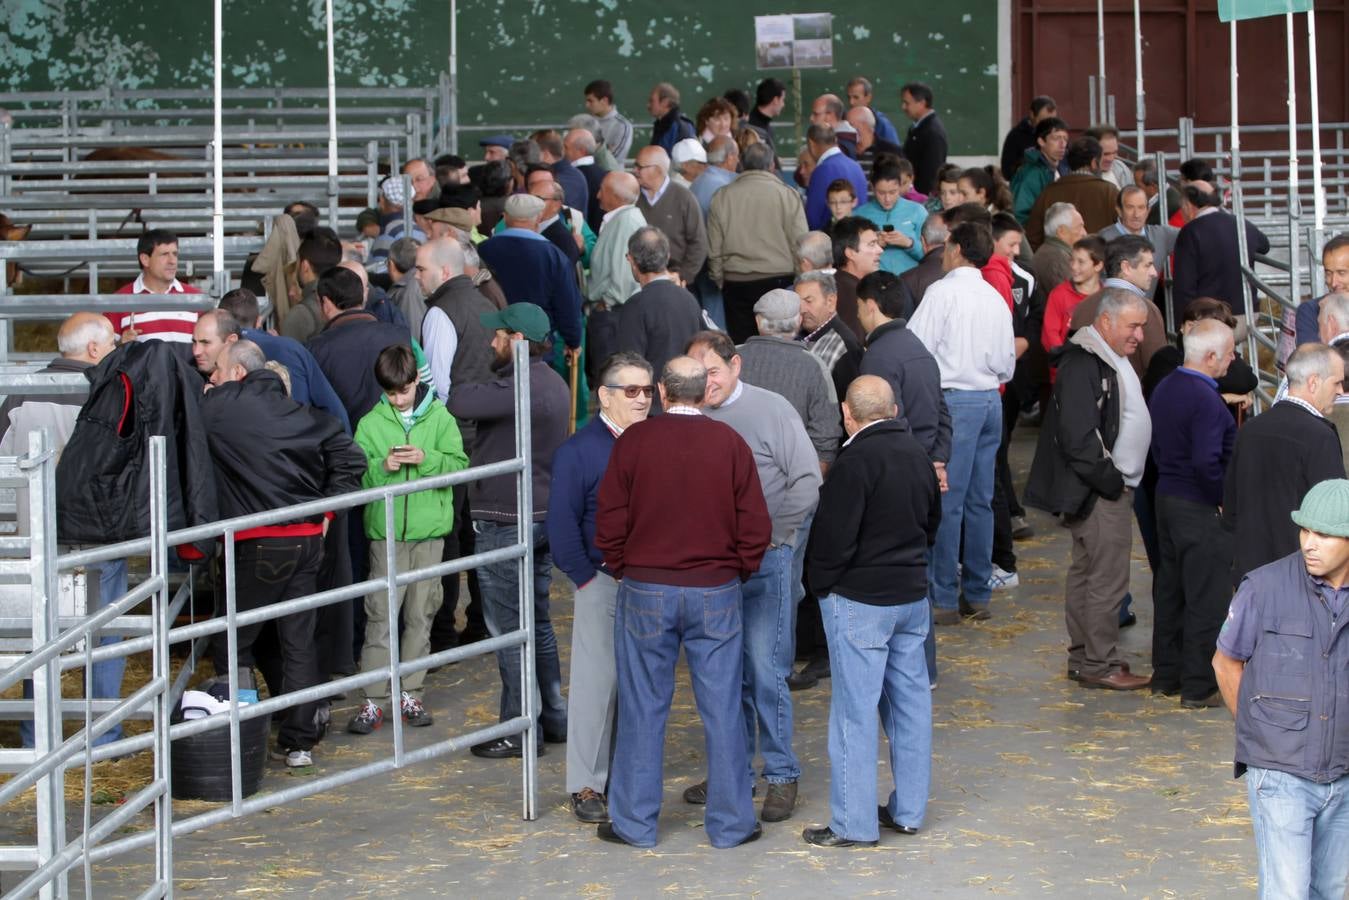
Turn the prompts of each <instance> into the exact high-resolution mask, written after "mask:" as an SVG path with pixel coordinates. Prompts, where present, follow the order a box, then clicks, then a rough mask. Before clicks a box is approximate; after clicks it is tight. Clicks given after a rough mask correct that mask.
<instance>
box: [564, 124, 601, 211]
mask: <svg viewBox="0 0 1349 900" xmlns="http://www.w3.org/2000/svg"><path fill="white" fill-rule="evenodd" d="M562 152H563V154H564V155H565V156H566V157H567V161H568V162H570V163H571V164H572V166H573V167H574V168H575V169H576V171H578V172H580V173H581V176H582V177H583V178H585V180H586V192H587V194H586V224H587V225H589V226H590V230H591V231H594V232H596V233H598V232H599V230H600V220H601V219H602V218H603V217H604V210H602V209H600V184H601V183H602V182H603V181H604V176H605V175H606V174H607V171H608V170H606V169H605V168H604V167H603V166H601V165H600V164H599V163H598V162H596V160H595V136H594V135H593V134H591V133H590V132H589V131H587V130H586V129H584V128H572V129H570V130H569V131H568V132H567V134H566V136H565V137H563V138H562Z"/></svg>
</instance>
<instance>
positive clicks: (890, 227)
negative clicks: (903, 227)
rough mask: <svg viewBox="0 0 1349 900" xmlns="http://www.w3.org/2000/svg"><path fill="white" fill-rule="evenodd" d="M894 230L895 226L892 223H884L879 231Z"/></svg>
mask: <svg viewBox="0 0 1349 900" xmlns="http://www.w3.org/2000/svg"><path fill="white" fill-rule="evenodd" d="M894 230H895V226H893V225H886V226H885V227H884V228H882V229H881V231H894Z"/></svg>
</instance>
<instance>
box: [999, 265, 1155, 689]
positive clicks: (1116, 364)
mask: <svg viewBox="0 0 1349 900" xmlns="http://www.w3.org/2000/svg"><path fill="white" fill-rule="evenodd" d="M1100 297H1101V299H1100V303H1099V306H1098V311H1097V315H1096V320H1095V321H1094V322H1092V324H1091V325H1088V326H1087V327H1085V328H1081V329H1079V330H1078V331H1077V332H1076V333H1075V334H1074V335H1073V336H1072V338H1070V339H1069V341H1068V343H1066V344H1064V349H1063V351H1062V355H1061V356H1060V357H1059V365H1058V377H1057V379H1056V380H1055V382H1054V402H1053V403H1051V404H1050V405H1049V408H1048V409H1047V410H1046V412H1045V421H1044V424H1043V425H1042V426H1041V428H1040V442H1039V444H1038V445H1037V447H1036V450H1035V459H1034V461H1033V462H1032V464H1031V472H1030V478H1029V479H1028V481H1027V483H1026V493H1025V497H1024V499H1025V501H1026V503H1027V505H1029V506H1034V507H1037V508H1039V509H1043V510H1045V511H1046V512H1048V513H1051V514H1052V515H1058V516H1063V519H1064V521H1065V522H1066V524H1067V525H1068V528H1069V531H1070V532H1071V534H1072V542H1073V544H1072V563H1071V565H1070V566H1069V568H1068V573H1067V578H1066V579H1065V583H1064V608H1065V612H1066V615H1065V618H1066V620H1067V625H1068V677H1069V678H1070V679H1072V680H1074V681H1076V682H1078V683H1080V684H1082V685H1083V686H1084V687H1093V688H1105V689H1108V690H1116V691H1135V690H1140V689H1142V688H1145V687H1147V686H1148V684H1149V682H1150V679H1149V678H1147V677H1145V676H1141V675H1134V674H1133V673H1132V672H1130V671H1129V664H1128V663H1127V662H1125V661H1124V659H1123V658H1122V656H1121V654H1120V652H1119V627H1120V620H1119V610H1120V605H1121V604H1122V603H1123V601H1124V596H1125V594H1127V593H1128V591H1129V557H1130V551H1131V550H1132V548H1133V516H1132V512H1133V492H1134V489H1135V488H1137V487H1138V484H1139V482H1141V481H1142V478H1143V466H1144V463H1145V462H1146V461H1147V455H1148V447H1149V444H1150V442H1151V440H1152V420H1151V418H1150V417H1149V415H1148V408H1147V404H1146V403H1145V402H1144V400H1143V388H1142V384H1141V383H1140V381H1139V379H1138V374H1137V373H1136V372H1134V369H1133V366H1131V365H1130V364H1129V361H1128V357H1129V356H1131V355H1132V354H1133V353H1134V351H1136V350H1137V349H1138V345H1139V342H1140V341H1141V340H1142V337H1143V326H1144V324H1145V323H1146V322H1147V318H1148V309H1147V306H1146V305H1145V304H1146V302H1147V301H1146V299H1145V298H1142V297H1139V296H1138V295H1136V294H1133V293H1130V292H1129V291H1125V290H1119V289H1107V290H1105V291H1102V292H1101V295H1100Z"/></svg>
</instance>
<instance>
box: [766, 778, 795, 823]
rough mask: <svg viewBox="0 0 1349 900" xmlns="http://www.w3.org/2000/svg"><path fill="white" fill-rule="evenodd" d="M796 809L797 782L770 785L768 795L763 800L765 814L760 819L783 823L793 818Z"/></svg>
mask: <svg viewBox="0 0 1349 900" xmlns="http://www.w3.org/2000/svg"><path fill="white" fill-rule="evenodd" d="M794 809H796V782H795V781H789V782H787V783H786V784H772V783H771V782H770V783H769V785H768V793H767V795H765V797H764V800H763V813H762V815H760V816H759V818H761V819H763V820H764V821H765V822H782V821H785V820H786V819H790V818H791V817H792V810H794Z"/></svg>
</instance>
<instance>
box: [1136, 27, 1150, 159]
mask: <svg viewBox="0 0 1349 900" xmlns="http://www.w3.org/2000/svg"><path fill="white" fill-rule="evenodd" d="M1140 5H1141V0H1134V125H1135V128H1136V129H1137V131H1138V135H1137V137H1135V139H1134V143H1135V144H1136V145H1137V147H1138V158H1139V159H1142V158H1143V153H1144V149H1143V132H1144V130H1145V129H1146V123H1147V114H1146V112H1145V110H1146V108H1147V107H1146V101H1145V98H1144V95H1143V18H1142V12H1141V10H1140V9H1139V7H1140Z"/></svg>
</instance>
